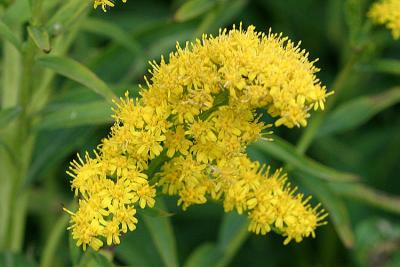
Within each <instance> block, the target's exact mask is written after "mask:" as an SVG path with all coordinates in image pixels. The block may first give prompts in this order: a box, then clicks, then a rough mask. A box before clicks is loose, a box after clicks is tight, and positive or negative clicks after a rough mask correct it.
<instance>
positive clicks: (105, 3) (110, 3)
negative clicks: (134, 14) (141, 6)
mask: <svg viewBox="0 0 400 267" xmlns="http://www.w3.org/2000/svg"><path fill="white" fill-rule="evenodd" d="M126 1H128V0H122V2H123V3H126ZM98 6H101V9H103V11H104V12H107V8H110V7H114V6H115V4H114V0H94V2H93V7H94V8H97V7H98Z"/></svg>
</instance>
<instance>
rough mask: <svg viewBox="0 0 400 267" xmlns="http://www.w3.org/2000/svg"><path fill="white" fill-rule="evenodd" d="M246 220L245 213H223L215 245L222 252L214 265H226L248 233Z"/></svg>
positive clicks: (221, 266)
mask: <svg viewBox="0 0 400 267" xmlns="http://www.w3.org/2000/svg"><path fill="white" fill-rule="evenodd" d="M248 224H249V223H248V220H247V216H246V215H245V214H241V215H240V214H237V213H236V212H229V213H226V214H225V215H224V218H223V221H222V224H221V229H220V231H219V236H218V243H217V247H218V249H219V250H220V251H221V252H222V255H223V256H222V257H220V258H219V259H218V262H217V264H216V266H218V267H223V266H227V265H228V264H229V262H230V261H231V260H232V258H233V257H234V256H235V253H236V252H237V251H238V249H239V248H240V246H241V245H242V244H243V242H244V241H245V240H246V238H247V237H248V235H249V232H248V230H247V228H248Z"/></svg>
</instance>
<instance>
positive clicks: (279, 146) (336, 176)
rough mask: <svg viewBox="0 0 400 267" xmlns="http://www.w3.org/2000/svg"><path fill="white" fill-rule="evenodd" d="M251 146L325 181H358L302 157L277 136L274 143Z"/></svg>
mask: <svg viewBox="0 0 400 267" xmlns="http://www.w3.org/2000/svg"><path fill="white" fill-rule="evenodd" d="M251 146H252V147H254V148H255V149H257V150H259V151H261V152H264V153H267V154H269V155H271V156H273V157H275V158H277V159H279V160H281V161H284V162H286V163H288V164H291V165H292V166H293V167H294V168H295V169H297V170H300V171H302V172H304V173H307V174H310V175H313V176H315V177H318V178H320V179H323V180H327V181H342V182H346V181H347V182H348V181H355V180H357V179H358V176H357V175H355V174H352V173H347V172H341V171H338V170H335V169H332V168H330V167H327V166H325V165H323V164H321V163H318V162H316V161H314V160H312V159H310V158H307V157H306V156H303V155H300V154H299V153H298V152H297V151H296V149H295V147H294V146H293V145H292V144H290V143H288V142H287V141H285V140H283V139H281V138H279V137H277V136H274V137H273V141H266V140H259V141H257V142H255V143H254V144H252V145H251Z"/></svg>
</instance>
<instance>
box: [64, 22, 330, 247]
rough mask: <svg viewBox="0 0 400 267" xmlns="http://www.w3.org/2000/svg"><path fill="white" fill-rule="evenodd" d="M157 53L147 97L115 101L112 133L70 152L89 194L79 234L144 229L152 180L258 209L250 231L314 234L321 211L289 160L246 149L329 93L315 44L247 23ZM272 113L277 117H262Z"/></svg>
mask: <svg viewBox="0 0 400 267" xmlns="http://www.w3.org/2000/svg"><path fill="white" fill-rule="evenodd" d="M151 65H152V69H151V70H150V73H151V75H152V77H151V78H150V79H149V80H148V79H147V78H146V86H145V87H143V88H142V89H141V91H140V95H141V98H138V99H132V98H130V97H129V95H128V94H126V96H125V98H121V100H120V101H118V102H116V105H117V107H116V109H115V110H114V113H115V114H114V119H115V124H114V126H113V127H112V129H111V134H110V136H109V137H107V138H105V139H103V140H102V143H101V145H99V146H98V148H97V150H96V151H95V152H94V154H93V156H92V157H91V156H90V155H89V154H86V155H85V158H84V159H82V158H80V157H78V161H73V162H72V163H71V167H70V170H69V172H68V173H69V175H70V176H72V178H73V179H72V182H71V185H72V188H73V190H74V191H75V194H76V195H77V196H78V197H79V198H80V201H79V209H78V211H77V212H76V213H73V212H70V211H68V212H69V213H70V214H71V216H72V217H71V223H72V224H71V226H70V229H71V230H72V235H73V238H75V239H76V240H77V244H78V245H81V244H82V245H83V248H84V249H85V248H86V246H92V247H93V248H94V249H98V248H100V247H101V246H102V245H103V244H104V243H107V244H108V245H110V244H118V243H119V242H120V235H121V234H122V233H126V232H127V231H128V230H134V229H135V224H136V223H137V219H136V218H135V217H134V215H135V212H136V209H138V208H145V207H153V206H154V205H155V196H156V188H155V187H159V188H160V189H161V190H160V191H161V192H162V193H164V194H167V195H177V196H178V197H179V200H178V205H181V206H182V208H183V209H187V208H188V207H189V206H191V205H193V204H203V203H206V202H207V200H208V199H210V198H213V199H215V200H218V201H221V202H222V204H223V206H224V209H225V211H226V212H229V211H232V210H236V211H237V212H238V213H240V214H242V213H245V214H247V215H248V216H249V219H250V224H249V230H250V231H253V232H255V233H257V234H267V233H268V232H269V231H270V230H271V229H276V230H277V231H278V232H279V233H281V234H282V235H283V236H285V237H286V239H285V244H286V243H288V242H289V241H290V240H295V241H297V242H299V241H301V240H302V239H303V238H304V237H308V236H314V235H315V234H314V231H315V229H316V227H317V226H318V225H321V224H323V223H324V222H323V219H324V218H325V217H326V214H325V213H324V211H323V210H322V211H318V208H319V206H317V207H316V208H312V207H311V206H310V204H308V201H309V198H306V199H305V200H304V199H303V195H301V194H295V190H293V189H291V188H290V186H289V184H288V183H287V182H286V179H287V178H286V176H285V175H284V174H283V173H282V171H281V170H278V171H276V172H274V173H271V172H270V170H269V168H268V167H266V166H260V164H259V163H258V162H253V161H251V160H250V159H249V158H248V157H247V155H246V147H247V145H248V144H249V143H251V142H254V141H255V140H257V139H259V138H261V137H263V136H264V137H265V135H268V134H269V133H270V131H269V130H267V129H269V128H271V127H272V126H273V124H275V126H279V125H285V126H287V127H294V126H297V127H300V126H305V125H306V124H307V118H308V117H309V111H310V109H312V108H314V109H318V108H320V109H323V108H324V103H325V99H326V97H327V95H329V94H328V93H327V92H326V89H325V87H323V86H322V85H321V84H320V82H319V80H318V79H317V78H316V76H315V73H316V72H317V71H318V69H317V68H316V67H315V66H314V64H313V62H310V61H309V60H308V54H307V53H306V52H305V51H304V50H301V49H300V47H299V45H294V44H293V43H292V42H291V41H290V40H289V39H288V38H286V37H282V35H281V34H279V35H278V34H273V33H271V31H270V32H269V34H268V35H265V34H263V33H259V32H256V31H255V29H254V27H253V26H250V27H249V28H248V29H247V30H242V28H241V27H240V28H239V29H235V28H234V29H233V30H230V31H227V30H221V31H220V33H219V36H217V37H212V36H206V35H203V38H202V39H201V40H197V41H196V42H195V43H187V44H186V46H185V47H184V48H182V47H180V46H179V45H177V51H176V52H173V53H171V54H170V56H169V59H168V62H167V61H166V60H165V59H164V58H161V62H160V63H159V64H157V63H156V62H151ZM264 113H267V114H269V115H270V118H269V119H268V120H274V119H273V118H274V117H275V118H276V119H275V121H274V123H270V124H265V123H264V120H266V119H265V118H263V119H261V116H262V115H263V114H264ZM160 162H161V165H160V166H159V167H157V165H158V164H160ZM155 172H156V175H155V177H150V178H152V179H151V180H149V179H148V178H149V177H148V175H149V174H150V175H152V176H153V175H154V173H155ZM153 178H156V179H153ZM155 180H157V182H154V181H155ZM161 192H159V193H161Z"/></svg>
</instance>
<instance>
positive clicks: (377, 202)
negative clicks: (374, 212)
mask: <svg viewBox="0 0 400 267" xmlns="http://www.w3.org/2000/svg"><path fill="white" fill-rule="evenodd" d="M329 186H330V187H331V188H332V189H333V190H334V191H335V192H336V193H337V194H339V195H342V196H345V197H348V198H350V199H355V200H358V201H361V202H363V203H366V204H369V205H371V206H374V207H377V208H380V209H382V210H386V211H389V212H393V213H396V214H400V197H398V196H391V195H389V194H387V193H385V192H381V191H379V190H376V189H374V188H370V187H368V186H366V185H363V184H360V183H330V184H329Z"/></svg>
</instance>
